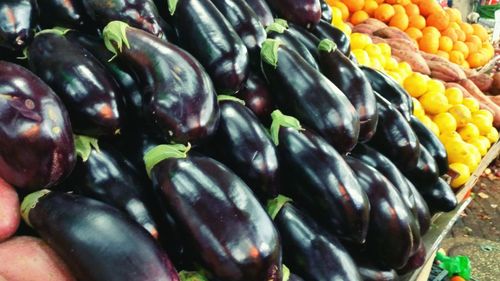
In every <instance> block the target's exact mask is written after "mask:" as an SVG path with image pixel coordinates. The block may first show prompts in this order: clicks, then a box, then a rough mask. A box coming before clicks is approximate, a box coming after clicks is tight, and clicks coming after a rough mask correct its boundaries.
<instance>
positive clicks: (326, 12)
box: [319, 0, 333, 22]
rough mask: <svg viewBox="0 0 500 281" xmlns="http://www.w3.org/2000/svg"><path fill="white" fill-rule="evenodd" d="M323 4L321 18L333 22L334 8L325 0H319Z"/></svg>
mask: <svg viewBox="0 0 500 281" xmlns="http://www.w3.org/2000/svg"><path fill="white" fill-rule="evenodd" d="M319 3H320V4H321V19H322V20H324V21H326V22H332V17H333V15H332V8H330V5H328V4H327V3H326V2H325V0H319Z"/></svg>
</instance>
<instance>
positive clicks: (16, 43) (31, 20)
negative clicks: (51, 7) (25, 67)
mask: <svg viewBox="0 0 500 281" xmlns="http://www.w3.org/2000/svg"><path fill="white" fill-rule="evenodd" d="M37 19H38V6H37V2H36V1H35V0H2V1H1V2H0V47H3V48H7V49H9V50H11V51H15V52H21V51H22V50H23V49H24V48H25V47H26V46H27V45H28V44H29V43H30V42H31V40H32V39H33V35H34V29H35V26H36V24H37Z"/></svg>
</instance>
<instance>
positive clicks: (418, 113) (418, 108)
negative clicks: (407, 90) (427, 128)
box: [411, 97, 425, 120]
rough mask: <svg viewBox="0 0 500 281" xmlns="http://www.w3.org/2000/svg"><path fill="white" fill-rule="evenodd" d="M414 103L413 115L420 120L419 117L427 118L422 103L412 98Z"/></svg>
mask: <svg viewBox="0 0 500 281" xmlns="http://www.w3.org/2000/svg"><path fill="white" fill-rule="evenodd" d="M411 100H412V102H413V115H415V117H417V118H418V119H419V120H420V118H419V117H422V116H425V111H424V108H423V107H422V105H421V104H420V102H419V101H418V100H417V99H416V98H413V97H412V98H411Z"/></svg>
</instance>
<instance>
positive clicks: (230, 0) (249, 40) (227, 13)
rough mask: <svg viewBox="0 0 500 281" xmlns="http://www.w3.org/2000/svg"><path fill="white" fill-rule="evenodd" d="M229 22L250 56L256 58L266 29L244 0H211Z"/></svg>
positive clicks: (264, 38)
mask: <svg viewBox="0 0 500 281" xmlns="http://www.w3.org/2000/svg"><path fill="white" fill-rule="evenodd" d="M211 2H212V3H213V4H214V5H215V6H216V7H217V9H218V10H219V11H220V12H221V13H222V14H223V15H224V17H225V18H226V19H227V20H228V21H229V23H231V25H232V26H233V28H234V30H235V31H236V33H237V34H238V35H239V36H240V38H241V40H243V43H244V44H245V46H246V47H247V50H248V52H249V53H250V55H251V56H252V57H255V58H258V56H259V52H260V47H261V46H262V43H263V42H264V40H266V30H265V29H264V26H263V25H262V24H261V23H260V20H259V17H258V16H257V14H255V12H254V11H253V10H252V8H251V7H250V6H249V5H248V4H247V3H246V2H245V0H211Z"/></svg>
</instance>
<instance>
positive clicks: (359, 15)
mask: <svg viewBox="0 0 500 281" xmlns="http://www.w3.org/2000/svg"><path fill="white" fill-rule="evenodd" d="M368 18H370V15H368V13H367V12H365V11H356V12H354V14H352V16H351V23H352V24H354V25H357V24H360V23H362V22H364V21H365V20H367V19H368Z"/></svg>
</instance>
